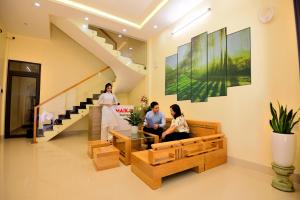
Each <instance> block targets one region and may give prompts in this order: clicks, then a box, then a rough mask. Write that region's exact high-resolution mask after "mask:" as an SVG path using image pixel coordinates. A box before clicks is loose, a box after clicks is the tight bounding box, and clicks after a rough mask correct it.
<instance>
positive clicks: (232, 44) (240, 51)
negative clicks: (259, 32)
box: [227, 28, 251, 87]
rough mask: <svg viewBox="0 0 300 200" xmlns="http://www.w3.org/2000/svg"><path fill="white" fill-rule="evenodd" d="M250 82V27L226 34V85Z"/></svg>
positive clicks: (247, 83) (239, 84)
mask: <svg viewBox="0 0 300 200" xmlns="http://www.w3.org/2000/svg"><path fill="white" fill-rule="evenodd" d="M250 84H251V40H250V28H246V29H243V30H240V31H238V32H235V33H231V34H229V35H228V36H227V87H233V86H242V85H250Z"/></svg>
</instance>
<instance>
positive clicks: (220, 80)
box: [207, 28, 227, 97]
mask: <svg viewBox="0 0 300 200" xmlns="http://www.w3.org/2000/svg"><path fill="white" fill-rule="evenodd" d="M226 50H227V48H226V28H223V29H221V30H218V31H216V32H213V33H210V34H208V85H207V90H208V96H209V97H216V96H226V95H227V87H226V72H227V69H226V61H227V59H226V56H227V55H226Z"/></svg>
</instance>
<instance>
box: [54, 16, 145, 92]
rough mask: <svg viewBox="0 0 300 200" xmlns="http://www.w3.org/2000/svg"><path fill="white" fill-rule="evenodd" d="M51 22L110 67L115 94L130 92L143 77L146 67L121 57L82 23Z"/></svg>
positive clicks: (59, 19) (72, 21)
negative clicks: (113, 75)
mask: <svg viewBox="0 0 300 200" xmlns="http://www.w3.org/2000/svg"><path fill="white" fill-rule="evenodd" d="M51 22H52V23H53V24H54V25H55V26H57V27H58V28H59V29H61V30H62V31H63V32H65V33H66V34H67V35H69V36H70V37H71V38H72V39H74V40H75V41H76V42H78V43H79V44H80V45H81V46H83V47H85V48H86V49H87V50H88V51H90V52H91V53H93V54H94V55H95V56H96V57H98V58H99V59H100V60H102V61H103V62H105V63H106V65H108V66H110V68H111V69H112V70H113V71H114V73H115V75H116V77H117V78H116V82H115V84H114V87H115V92H122V93H127V92H130V91H131V90H132V89H133V88H135V86H136V85H137V84H138V83H139V82H140V81H141V80H142V79H143V78H144V77H145V75H146V66H144V65H140V64H136V63H134V62H133V61H132V60H131V59H130V58H127V57H124V56H122V55H121V52H120V51H118V50H114V48H113V45H111V44H109V43H106V40H105V38H102V37H98V36H97V31H94V30H90V29H88V28H87V27H83V24H82V23H79V22H77V21H74V20H71V19H62V18H58V17H51ZM124 83H126V84H124Z"/></svg>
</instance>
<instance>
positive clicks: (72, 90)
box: [33, 67, 115, 143]
mask: <svg viewBox="0 0 300 200" xmlns="http://www.w3.org/2000/svg"><path fill="white" fill-rule="evenodd" d="M104 73H105V75H103V74H104ZM114 78H115V77H114V75H113V72H112V70H110V68H109V67H105V68H103V69H101V70H99V71H98V72H96V73H94V74H92V75H90V76H88V77H86V78H85V79H83V80H81V81H79V82H78V83H76V84H74V85H72V86H70V87H69V88H67V89H65V90H62V91H61V92H59V93H58V94H56V95H54V96H52V97H50V98H49V99H47V100H45V101H43V102H42V103H40V104H39V105H37V106H35V107H34V128H33V143H37V142H46V141H49V140H51V139H52V138H53V137H55V136H57V135H58V134H59V133H61V132H62V131H64V130H66V129H67V128H69V127H70V126H72V125H73V124H74V123H76V122H78V121H79V120H81V119H82V118H83V117H85V116H86V115H87V114H88V113H89V107H90V106H94V105H96V104H97V101H98V98H99V95H100V93H101V90H102V89H104V88H103V87H104V85H105V84H106V83H107V82H113V79H114ZM45 113H46V115H49V114H51V115H52V116H54V117H53V118H52V117H51V118H52V119H49V120H47V119H46V120H45V118H44V117H42V115H43V114H45Z"/></svg>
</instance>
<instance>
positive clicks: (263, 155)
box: [148, 0, 300, 174]
mask: <svg viewBox="0 0 300 200" xmlns="http://www.w3.org/2000/svg"><path fill="white" fill-rule="evenodd" d="M206 5H209V6H211V8H212V12H211V15H209V16H208V17H206V18H205V19H203V20H199V21H197V22H195V23H194V24H193V25H192V26H191V27H190V28H187V29H186V30H185V31H183V32H182V33H181V34H178V35H176V36H172V35H171V32H172V31H173V30H174V28H176V26H177V25H179V24H180V22H178V23H177V24H175V25H173V26H171V27H169V28H168V29H166V30H164V31H163V32H161V33H159V34H157V35H156V36H154V37H153V38H151V39H150V40H149V41H148V46H149V47H148V48H149V52H148V58H149V63H148V64H149V71H150V73H149V81H148V84H149V85H148V88H149V95H150V98H151V100H157V101H158V102H159V103H160V106H161V108H162V110H163V111H164V112H165V113H167V114H168V116H170V114H169V106H170V104H173V103H178V104H179V105H180V106H181V108H182V110H183V112H184V114H185V116H186V118H188V119H197V120H208V121H219V122H221V124H222V128H223V132H224V133H225V134H226V136H227V137H228V154H229V156H232V157H235V158H239V159H243V160H247V161H251V162H255V163H258V164H261V165H265V166H270V163H271V143H270V139H271V132H272V130H271V128H270V127H269V124H268V120H269V119H270V112H269V102H270V101H272V102H274V103H276V101H277V100H278V101H279V102H280V103H282V104H284V105H285V104H287V105H288V106H289V108H295V109H296V108H299V107H300V84H299V67H298V58H297V46H296V45H297V43H296V31H295V22H294V12H293V3H292V1H291V0H289V1H286V0H274V1H267V0H265V1H262V0H243V1H239V0H226V1H217V0H211V1H203V3H202V5H201V6H202V7H200V6H199V7H197V8H195V10H194V11H193V12H199V11H200V10H202V9H203V7H204V6H206ZM265 6H272V7H274V8H275V16H274V19H273V21H272V22H271V23H268V24H262V23H260V22H259V21H258V13H259V11H260V9H262V8H263V7H265ZM193 12H191V14H192V13H193ZM183 20H184V19H183ZM223 27H227V32H228V33H232V32H235V31H238V30H241V29H244V28H247V27H251V49H252V50H251V54H252V84H251V85H249V86H242V87H233V88H229V89H228V94H227V96H226V97H214V98H209V100H208V102H205V103H191V102H190V101H180V102H177V101H176V96H175V95H172V96H165V95H164V82H165V77H164V76H165V74H164V73H165V69H164V66H165V57H167V56H169V55H172V54H174V53H176V52H177V47H178V46H180V45H182V44H185V43H187V42H190V40H191V38H192V37H194V36H196V35H198V34H200V33H203V32H205V31H208V32H213V31H216V30H218V29H220V28H223ZM294 131H295V132H297V134H298V148H297V156H296V162H295V167H296V173H298V174H299V173H300V148H299V145H300V135H299V134H300V129H299V126H298V127H297V128H296V129H295V130H294Z"/></svg>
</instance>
